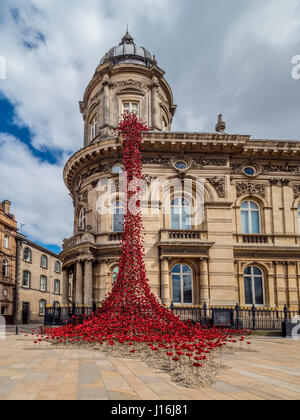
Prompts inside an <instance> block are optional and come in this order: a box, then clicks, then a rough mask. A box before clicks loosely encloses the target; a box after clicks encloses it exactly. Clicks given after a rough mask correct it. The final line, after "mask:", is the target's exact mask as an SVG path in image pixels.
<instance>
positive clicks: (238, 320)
mask: <svg viewBox="0 0 300 420" xmlns="http://www.w3.org/2000/svg"><path fill="white" fill-rule="evenodd" d="M235 310H236V329H237V330H239V329H240V307H239V304H238V303H237V304H236V307H235Z"/></svg>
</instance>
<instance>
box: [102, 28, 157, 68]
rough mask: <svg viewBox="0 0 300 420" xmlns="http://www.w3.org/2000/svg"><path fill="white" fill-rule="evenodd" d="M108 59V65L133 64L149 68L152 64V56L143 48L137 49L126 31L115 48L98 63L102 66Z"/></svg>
mask: <svg viewBox="0 0 300 420" xmlns="http://www.w3.org/2000/svg"><path fill="white" fill-rule="evenodd" d="M106 59H108V60H109V62H110V64H112V65H116V64H119V63H135V64H141V65H144V66H147V67H150V66H151V65H152V63H153V60H152V56H151V54H150V52H149V51H148V50H146V48H144V47H137V46H136V44H135V43H134V41H133V38H132V36H131V35H129V33H128V31H127V32H126V34H125V35H124V36H123V38H122V41H121V43H120V44H119V45H117V46H116V47H113V48H111V49H110V50H109V51H108V53H107V54H105V56H104V57H102V59H101V61H100V65H102V64H103V63H104V62H105V60H106Z"/></svg>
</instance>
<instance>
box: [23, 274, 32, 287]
mask: <svg viewBox="0 0 300 420" xmlns="http://www.w3.org/2000/svg"><path fill="white" fill-rule="evenodd" d="M23 287H26V288H29V287H30V273H29V271H24V273H23Z"/></svg>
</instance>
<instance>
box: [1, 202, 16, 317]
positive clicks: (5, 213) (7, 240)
mask: <svg viewBox="0 0 300 420" xmlns="http://www.w3.org/2000/svg"><path fill="white" fill-rule="evenodd" d="M10 207H11V203H10V201H8V200H4V201H2V203H0V268H1V270H0V315H2V316H5V318H6V321H7V322H8V323H11V322H13V315H14V310H15V276H16V241H15V237H16V234H17V222H16V220H15V216H14V215H13V214H11V212H10Z"/></svg>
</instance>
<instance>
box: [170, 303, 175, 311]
mask: <svg viewBox="0 0 300 420" xmlns="http://www.w3.org/2000/svg"><path fill="white" fill-rule="evenodd" d="M170 309H171V311H172V312H174V303H173V302H171V306H170Z"/></svg>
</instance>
